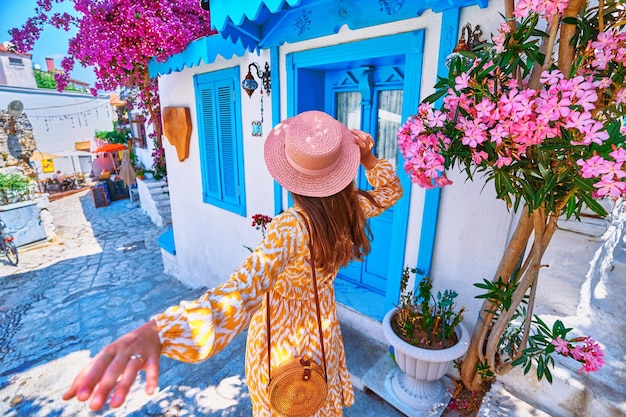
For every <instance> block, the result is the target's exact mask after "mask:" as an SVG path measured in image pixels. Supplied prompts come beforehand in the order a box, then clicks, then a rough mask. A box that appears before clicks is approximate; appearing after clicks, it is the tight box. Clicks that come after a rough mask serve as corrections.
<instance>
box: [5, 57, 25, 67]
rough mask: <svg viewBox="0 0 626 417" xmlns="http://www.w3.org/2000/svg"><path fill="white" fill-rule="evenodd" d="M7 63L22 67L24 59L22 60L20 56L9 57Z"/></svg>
mask: <svg viewBox="0 0 626 417" xmlns="http://www.w3.org/2000/svg"><path fill="white" fill-rule="evenodd" d="M9 65H19V66H22V67H23V66H24V61H23V60H22V58H14V57H9Z"/></svg>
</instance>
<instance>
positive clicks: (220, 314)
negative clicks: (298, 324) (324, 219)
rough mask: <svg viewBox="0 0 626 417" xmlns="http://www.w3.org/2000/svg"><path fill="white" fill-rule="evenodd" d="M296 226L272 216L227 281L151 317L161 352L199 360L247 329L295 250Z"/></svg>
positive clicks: (293, 220) (287, 218) (287, 217)
mask: <svg viewBox="0 0 626 417" xmlns="http://www.w3.org/2000/svg"><path fill="white" fill-rule="evenodd" d="M296 222H297V220H296V218H295V217H294V216H293V215H287V214H286V213H283V214H282V215H279V216H276V217H275V218H274V219H273V220H272V222H271V223H270V224H269V226H268V230H267V233H266V237H265V238H264V239H263V241H262V242H261V243H260V244H259V246H257V247H256V248H255V249H254V251H253V252H252V253H251V254H250V256H248V257H247V258H246V260H245V261H244V262H243V264H242V265H241V267H239V268H238V269H236V270H235V271H234V272H233V273H232V275H231V276H230V278H229V279H228V281H226V282H224V283H223V284H221V285H219V286H217V287H215V288H212V289H209V290H208V291H206V292H205V293H204V294H203V295H202V296H201V297H200V298H198V299H196V300H193V301H182V302H181V303H180V304H179V305H177V306H172V307H169V308H168V309H167V310H165V311H164V312H162V313H160V314H158V315H156V316H154V317H153V319H155V321H156V323H157V327H158V330H159V338H160V340H161V346H162V347H161V353H162V354H163V355H165V356H168V357H170V358H172V359H177V360H180V361H183V362H199V361H203V360H205V359H207V358H209V357H211V356H212V355H214V354H216V353H217V352H219V351H220V350H221V349H223V348H224V347H225V346H226V345H227V344H228V343H229V342H230V341H231V340H232V339H234V338H235V337H236V336H237V335H238V334H239V333H240V332H241V331H242V330H244V329H246V328H247V327H248V325H249V323H250V320H251V319H252V316H253V315H254V313H255V312H256V311H257V310H258V309H259V308H260V307H261V305H262V301H263V295H264V294H265V293H266V292H267V291H268V290H269V289H270V288H271V287H272V285H273V284H274V281H275V280H276V277H277V276H278V275H279V274H280V273H281V272H282V271H283V270H284V268H285V265H287V263H288V260H289V259H290V257H291V256H292V255H293V254H294V252H295V248H296V242H295V239H296V236H297V234H296V233H293V228H295V225H296Z"/></svg>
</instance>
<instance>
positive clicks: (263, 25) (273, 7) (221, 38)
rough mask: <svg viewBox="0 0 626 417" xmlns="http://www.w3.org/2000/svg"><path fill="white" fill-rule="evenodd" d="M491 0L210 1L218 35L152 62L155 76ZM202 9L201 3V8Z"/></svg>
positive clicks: (485, 4) (212, 19)
mask: <svg viewBox="0 0 626 417" xmlns="http://www.w3.org/2000/svg"><path fill="white" fill-rule="evenodd" d="M488 1H489V0H343V1H337V0H242V1H236V2H235V1H233V0H210V4H211V26H212V27H213V28H214V29H216V30H217V31H218V34H217V35H212V36H208V37H206V38H202V39H198V40H196V41H194V42H192V43H190V44H189V46H188V47H187V49H185V50H184V51H183V52H181V53H179V54H177V55H174V56H172V57H171V58H170V59H168V60H167V61H166V62H164V63H158V62H156V61H154V60H153V61H152V62H150V65H149V71H150V75H151V76H156V75H157V74H169V73H170V72H172V71H181V70H182V69H183V68H184V67H193V66H195V65H199V64H200V62H201V61H204V63H205V64H211V63H212V62H214V61H215V58H216V56H217V55H221V56H222V57H224V58H226V59H228V58H231V57H232V56H233V55H238V56H242V55H243V54H244V53H245V51H246V50H247V51H250V52H252V51H254V50H258V49H265V48H270V47H273V46H279V45H282V44H283V43H286V42H288V43H295V42H301V41H304V40H309V39H314V38H318V37H320V36H327V35H331V34H334V33H337V32H338V31H339V29H340V28H341V27H342V26H344V25H346V26H348V27H349V28H350V29H353V30H354V29H361V28H365V27H370V26H375V25H380V24H384V23H390V22H395V21H399V20H405V19H410V18H413V17H417V16H420V15H421V14H422V13H423V12H424V11H425V10H428V9H431V10H433V11H435V12H442V11H444V10H448V9H457V8H460V7H466V6H475V5H478V6H480V7H487V3H488ZM198 7H199V6H198Z"/></svg>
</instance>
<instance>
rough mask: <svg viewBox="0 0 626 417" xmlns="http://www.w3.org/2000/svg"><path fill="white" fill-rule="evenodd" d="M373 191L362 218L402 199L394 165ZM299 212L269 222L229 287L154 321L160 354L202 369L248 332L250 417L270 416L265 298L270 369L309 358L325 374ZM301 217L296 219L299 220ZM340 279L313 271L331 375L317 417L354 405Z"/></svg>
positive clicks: (382, 165)
mask: <svg viewBox="0 0 626 417" xmlns="http://www.w3.org/2000/svg"><path fill="white" fill-rule="evenodd" d="M366 176H367V179H368V181H369V182H370V184H371V185H372V186H373V187H374V190H372V191H371V194H372V196H373V197H374V199H375V200H376V201H377V202H378V204H379V205H380V206H381V207H380V208H379V207H376V206H374V205H373V204H371V202H370V201H368V200H367V199H365V198H363V197H362V198H361V205H362V207H363V209H364V212H365V214H366V216H367V217H372V216H376V215H378V214H380V213H381V212H382V211H383V210H384V209H386V208H387V207H389V206H391V205H393V204H394V203H395V202H396V201H397V200H398V199H399V198H400V197H401V195H402V187H401V185H400V181H399V179H398V177H397V176H396V174H395V173H394V171H393V169H392V167H391V164H390V163H389V162H388V161H385V160H382V159H381V160H379V161H378V164H377V165H376V166H375V167H374V168H372V169H370V170H368V171H366ZM297 210H298V209H297V208H294V207H292V208H289V209H288V210H286V211H285V212H284V213H281V214H280V215H277V216H276V217H274V219H273V220H272V222H271V223H270V224H269V227H268V229H267V233H266V237H265V239H263V241H262V242H261V243H260V244H259V246H257V248H256V249H255V250H254V251H253V252H252V253H251V254H250V256H248V258H247V259H246V260H245V261H244V263H243V264H242V265H241V267H240V268H238V269H237V270H235V271H234V272H233V274H232V275H231V276H230V278H229V279H228V281H226V282H224V283H223V284H221V285H219V286H217V287H215V288H213V289H210V290H208V291H207V292H206V293H204V294H203V295H202V296H201V297H200V298H198V299H197V300H193V301H182V302H181V303H180V304H179V305H178V306H173V307H170V308H168V309H167V310H166V311H165V312H163V313H161V314H159V315H157V316H155V317H154V319H155V320H156V322H157V325H158V329H159V336H160V339H161V343H162V354H163V355H165V356H168V357H170V358H173V359H177V360H180V361H184V362H198V361H203V360H205V359H207V358H209V357H211V356H212V355H214V354H215V353H217V352H219V351H220V350H221V349H223V348H224V347H225V346H226V345H227V344H228V343H229V342H230V341H231V340H232V339H233V338H234V337H235V336H237V334H239V332H241V331H242V330H245V329H246V328H249V330H248V339H247V345H246V379H247V385H248V391H249V393H250V397H251V400H252V407H253V411H254V415H255V416H257V417H269V416H272V412H271V410H270V407H269V403H268V400H267V386H268V382H269V380H268V360H267V326H266V304H265V303H266V297H265V294H266V293H267V292H268V291H270V290H271V291H270V310H271V313H270V317H271V320H272V321H271V364H272V369H274V368H276V367H277V366H278V365H280V364H281V363H283V362H284V361H286V360H288V359H290V358H293V357H301V356H303V355H307V356H309V357H310V358H312V359H313V360H314V361H316V362H317V363H318V364H320V366H322V367H323V360H322V357H321V346H320V341H319V330H318V323H317V315H316V307H315V298H314V293H313V283H312V275H311V267H310V265H309V263H308V258H309V249H308V240H309V238H308V233H307V229H306V226H305V224H304V221H303V218H302V215H303V214H302V212H299V211H298V212H297ZM299 213H300V214H299ZM336 275H337V271H334V272H333V273H329V274H323V273H321V271H320V270H319V269H317V268H316V277H317V282H318V290H319V302H320V311H321V319H322V328H323V335H324V348H325V351H326V365H327V371H328V396H327V398H326V402H325V403H324V405H323V407H322V408H321V409H320V410H319V411H318V412H317V413H316V414H315V416H316V417H331V416H341V415H342V414H343V412H342V409H343V407H348V406H350V405H352V404H353V403H354V393H353V391H352V383H351V381H350V374H349V373H348V369H347V367H346V358H345V351H344V346H343V340H342V336H341V330H340V328H339V320H338V319H337V313H336V305H335V291H334V286H333V283H334V280H335V277H336Z"/></svg>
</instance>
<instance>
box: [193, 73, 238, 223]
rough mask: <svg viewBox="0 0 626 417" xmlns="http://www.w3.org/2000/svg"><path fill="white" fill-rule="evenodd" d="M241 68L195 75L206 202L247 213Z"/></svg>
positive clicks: (201, 163) (203, 198)
mask: <svg viewBox="0 0 626 417" xmlns="http://www.w3.org/2000/svg"><path fill="white" fill-rule="evenodd" d="M238 85H239V67H236V68H230V69H226V70H220V71H215V72H210V73H205V74H200V75H197V76H196V77H195V86H196V108H197V113H198V136H199V147H200V166H201V171H202V201H203V202H205V203H208V204H213V205H215V206H217V207H221V208H223V209H226V210H229V211H232V212H234V213H237V214H240V215H242V216H246V203H245V184H244V169H243V142H242V132H241V129H242V127H241V125H240V124H241V113H240V109H239V108H238V107H237V105H238V101H239V94H238V93H239V91H238V90H237V89H236V88H235V86H238Z"/></svg>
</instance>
